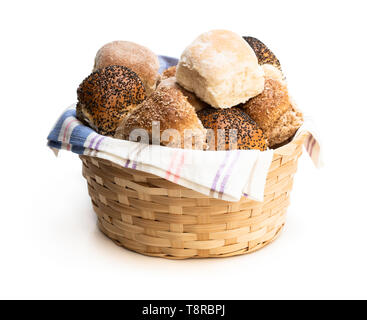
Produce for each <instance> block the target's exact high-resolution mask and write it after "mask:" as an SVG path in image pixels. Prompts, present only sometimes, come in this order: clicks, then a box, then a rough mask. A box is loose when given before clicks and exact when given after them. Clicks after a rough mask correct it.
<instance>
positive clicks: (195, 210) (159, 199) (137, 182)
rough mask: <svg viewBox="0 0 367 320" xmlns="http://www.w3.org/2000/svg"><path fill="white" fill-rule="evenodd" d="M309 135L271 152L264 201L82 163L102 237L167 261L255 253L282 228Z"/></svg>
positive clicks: (100, 162)
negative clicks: (228, 197)
mask: <svg viewBox="0 0 367 320" xmlns="http://www.w3.org/2000/svg"><path fill="white" fill-rule="evenodd" d="M306 137H307V135H306V134H302V135H300V136H299V137H297V138H296V139H294V140H293V141H292V142H291V143H288V144H287V145H285V146H283V147H280V148H278V149H276V150H275V152H274V157H273V161H272V164H271V167H270V169H269V173H268V176H267V181H266V187H265V195H264V201H263V202H256V201H252V200H249V199H247V198H245V197H243V198H242V199H241V200H240V201H238V202H228V201H223V200H218V199H214V198H210V197H208V196H205V195H202V194H200V193H198V192H196V191H193V190H191V189H187V188H185V187H182V186H179V185H177V184H174V183H172V182H170V181H168V180H165V179H162V178H160V177H157V176H154V175H151V174H147V173H144V172H141V171H137V170H133V169H127V168H124V167H121V166H119V165H116V164H114V163H112V162H110V161H107V160H102V159H99V158H94V157H89V156H81V159H82V161H83V176H84V177H85V178H86V179H87V181H88V189H89V195H90V197H91V198H92V203H93V207H94V210H95V212H96V214H97V216H98V226H99V228H100V230H101V231H102V232H103V233H104V234H106V235H107V236H108V237H109V238H111V239H112V240H113V241H114V242H115V243H116V244H118V245H120V246H123V247H125V248H127V249H130V250H133V251H136V252H139V253H142V254H145V255H150V256H156V257H164V258H171V259H185V258H206V257H228V256H234V255H240V254H245V253H249V252H252V251H255V250H258V249H260V248H262V247H264V246H265V245H267V244H268V243H270V242H271V241H273V240H274V239H275V238H276V237H277V236H278V235H279V232H280V230H281V229H282V227H283V225H284V223H285V217H286V211H287V207H288V205H289V194H290V191H291V189H292V183H293V176H294V174H295V172H296V170H297V162H298V158H299V156H300V155H301V154H302V145H303V143H304V140H305V139H306Z"/></svg>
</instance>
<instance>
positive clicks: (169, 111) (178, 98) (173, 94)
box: [115, 88, 206, 148]
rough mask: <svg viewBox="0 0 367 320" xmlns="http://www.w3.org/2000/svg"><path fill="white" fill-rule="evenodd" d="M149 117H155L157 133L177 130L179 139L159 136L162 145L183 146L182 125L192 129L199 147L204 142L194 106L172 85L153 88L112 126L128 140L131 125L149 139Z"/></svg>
mask: <svg viewBox="0 0 367 320" xmlns="http://www.w3.org/2000/svg"><path fill="white" fill-rule="evenodd" d="M153 121H159V123H160V135H161V136H162V133H163V132H164V131H165V130H166V129H174V130H177V131H178V134H179V136H180V138H179V139H180V140H178V139H176V140H175V138H174V137H172V138H170V139H169V140H168V141H164V140H163V139H162V140H161V144H162V145H169V146H174V147H179V148H183V147H184V146H185V135H184V133H185V130H186V129H191V130H193V133H194V136H195V140H194V142H195V141H196V139H198V141H199V148H200V145H201V144H203V143H204V140H205V134H206V130H205V129H204V127H203V125H202V124H201V122H200V120H199V118H198V117H197V115H196V112H195V109H194V108H193V107H192V106H191V104H190V103H188V102H187V98H186V97H185V96H184V95H183V94H182V92H180V91H179V90H177V89H174V88H159V89H157V90H156V91H154V92H153V93H152V94H151V95H150V96H149V97H148V98H147V99H146V100H145V101H144V102H143V103H142V104H140V106H139V107H138V108H136V109H135V110H134V111H132V112H131V113H130V114H129V115H128V116H127V117H126V118H125V120H124V121H123V122H122V123H121V125H120V126H119V127H118V129H117V130H116V134H115V138H118V139H125V140H129V136H130V133H131V132H132V131H133V130H134V129H143V130H145V131H147V132H148V134H149V138H150V142H152V122H153ZM190 141H191V139H190ZM179 142H181V143H179Z"/></svg>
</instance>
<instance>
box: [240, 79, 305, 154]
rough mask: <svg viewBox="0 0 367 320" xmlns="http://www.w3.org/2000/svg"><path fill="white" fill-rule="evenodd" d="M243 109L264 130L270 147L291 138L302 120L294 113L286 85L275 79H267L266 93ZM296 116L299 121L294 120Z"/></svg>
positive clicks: (255, 98) (252, 100)
mask: <svg viewBox="0 0 367 320" xmlns="http://www.w3.org/2000/svg"><path fill="white" fill-rule="evenodd" d="M243 108H244V109H245V111H246V112H247V113H248V114H249V116H250V117H251V118H252V119H254V120H255V121H256V123H257V124H258V125H259V127H260V128H261V129H262V130H263V132H264V134H265V137H266V138H267V140H268V144H269V146H270V147H274V146H275V145H278V144H279V143H281V142H283V141H285V140H287V139H288V138H290V137H291V136H292V134H294V132H295V130H294V128H295V127H297V126H298V122H299V120H300V119H298V116H297V113H294V112H292V110H294V109H293V104H292V101H291V100H290V98H289V95H288V89H287V87H286V85H285V83H284V82H281V81H277V80H273V79H266V80H265V88H264V91H263V92H262V93H261V94H259V95H258V96H256V97H254V98H252V99H251V100H250V101H248V102H247V103H246V104H245V105H243ZM294 115H295V116H297V119H293V116H294ZM279 126H281V127H282V128H279ZM287 127H288V128H287ZM298 128H299V126H298V127H297V129H298ZM292 132H293V133H292Z"/></svg>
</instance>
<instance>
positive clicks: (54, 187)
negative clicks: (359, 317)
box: [0, 0, 367, 299]
mask: <svg viewBox="0 0 367 320" xmlns="http://www.w3.org/2000/svg"><path fill="white" fill-rule="evenodd" d="M366 11H367V10H366V7H365V1H351V0H350V1H345V2H341V1H319V0H318V1H303V2H302V3H300V2H299V1H280V0H279V1H229V0H226V1H213V0H212V1H198V0H195V1H189V0H186V1H141V2H139V1H98V2H94V1H80V2H77V1H59V2H57V3H56V2H54V1H22V2H20V1H11V2H10V1H9V2H6V4H5V2H4V1H3V2H1V4H0V30H1V31H0V32H1V37H0V41H1V51H0V64H1V69H0V74H1V76H0V88H1V96H0V97H1V111H0V112H1V125H0V130H1V138H2V146H1V151H0V152H1V158H0V159H1V160H0V161H1V184H0V188H1V192H0V194H1V205H0V206H1V207H0V212H1V213H0V214H1V220H0V225H1V229H0V298H36V299H38V298H102V299H104V298H113V299H115V298H118V299H153V298H156V299H165V298H169V299H178V298H186V299H199V298H200V299H255V298H265V299H267V298H275V299H283V298H296V299H297V298H316V299H318V298H367V290H366V285H367V273H366V270H367V250H366V245H367V241H366V229H367V226H366V225H367V209H366V200H367V199H366V198H367V196H366V181H367V174H366V158H365V155H366V151H365V150H366V138H367V135H366V126H367V124H366V116H367V111H366V110H367V103H366V96H367V81H366V80H367V79H366V74H367V72H366V71H367V68H366V63H367V58H366V52H367V45H366V36H365V31H366V29H367V23H366ZM214 28H223V29H230V30H233V31H235V32H238V33H239V34H241V35H252V36H255V37H257V38H259V39H261V40H262V41H264V42H265V43H266V44H268V46H269V47H270V48H272V50H273V51H274V52H275V53H276V54H277V55H278V58H279V59H280V60H281V62H282V65H283V69H284V71H285V73H286V75H287V78H288V82H289V89H290V91H291V93H292V95H293V96H294V97H295V99H296V100H297V101H298V104H299V105H300V107H301V108H302V109H303V110H304V111H305V112H307V113H309V114H311V115H312V117H313V118H314V119H315V121H316V123H317V124H318V127H319V129H320V133H321V136H322V140H323V141H322V142H323V146H324V153H325V163H326V166H325V168H324V169H322V170H316V169H315V168H314V167H313V166H312V163H311V161H310V159H309V158H308V157H307V156H306V155H305V154H304V156H303V157H302V158H301V160H300V163H299V170H298V173H297V175H296V179H295V185H294V189H293V193H292V199H291V200H292V204H291V206H290V208H289V211H288V220H287V224H286V227H285V229H284V231H283V233H282V235H281V237H280V238H279V239H278V240H277V241H275V242H274V243H273V244H271V245H270V246H268V247H265V248H264V249H262V250H260V251H258V252H256V253H253V254H251V255H245V256H240V257H235V258H228V259H211V260H188V261H168V260H164V259H158V258H149V257H145V256H142V255H139V254H136V253H133V252H130V251H127V250H124V249H122V248H119V247H117V246H115V245H114V244H113V243H112V241H110V240H109V239H107V238H106V237H104V236H103V235H102V234H101V233H100V232H99V231H98V230H97V228H96V225H95V222H96V218H95V215H94V213H93V211H92V207H91V204H90V200H89V197H88V194H87V187H86V182H85V181H84V179H83V178H82V176H81V163H80V160H79V159H78V157H77V156H76V155H74V154H71V153H67V152H62V153H61V156H60V157H59V158H55V157H54V155H53V153H52V152H51V151H50V150H48V149H47V148H46V136H47V134H48V132H49V130H50V129H51V127H52V125H53V124H54V122H55V121H56V119H57V117H58V116H59V115H60V113H61V112H62V111H63V110H64V109H65V108H66V107H67V106H68V105H70V104H71V103H73V102H75V100H76V88H77V86H78V85H79V83H80V82H81V81H82V80H83V79H84V78H85V77H86V76H87V75H88V74H89V73H90V71H91V68H92V65H93V59H94V55H95V53H96V51H97V50H98V48H99V47H100V46H102V45H103V44H105V43H106V42H109V41H112V40H132V41H135V42H137V43H140V44H143V45H146V46H147V47H149V48H151V49H152V50H153V51H154V52H156V53H162V54H166V55H172V56H179V55H180V53H181V52H182V50H183V49H184V47H185V46H186V45H188V44H189V43H190V42H191V41H192V40H193V39H194V38H195V37H196V36H197V35H198V34H200V33H202V32H204V31H208V30H210V29H214Z"/></svg>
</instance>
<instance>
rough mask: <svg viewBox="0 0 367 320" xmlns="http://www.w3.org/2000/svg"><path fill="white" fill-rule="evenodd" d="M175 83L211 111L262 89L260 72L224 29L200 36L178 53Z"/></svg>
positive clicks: (252, 58)
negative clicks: (193, 94)
mask: <svg viewBox="0 0 367 320" xmlns="http://www.w3.org/2000/svg"><path fill="white" fill-rule="evenodd" d="M176 78H177V82H178V83H179V84H180V85H181V86H182V87H184V88H185V89H186V90H188V91H191V92H194V93H195V94H196V95H197V96H198V97H199V98H200V99H201V100H203V101H205V102H207V103H208V104H209V105H211V106H212V107H214V108H229V107H232V106H235V105H238V104H240V103H245V102H246V101H248V100H249V99H250V98H252V97H254V96H256V95H258V94H259V93H261V92H262V91H263V89H264V72H263V70H262V68H261V67H260V66H259V64H258V61H257V58H256V55H255V53H254V51H253V50H252V49H251V47H250V45H249V44H248V43H247V42H246V41H243V39H242V38H241V37H240V36H239V35H237V34H235V33H233V32H231V31H226V30H214V31H210V32H207V33H204V34H202V35H200V36H199V37H198V38H197V39H196V40H195V41H194V42H193V43H191V44H190V45H189V46H188V47H187V48H186V49H185V51H184V52H183V53H182V56H181V59H180V61H179V63H178V66H177V71H176Z"/></svg>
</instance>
